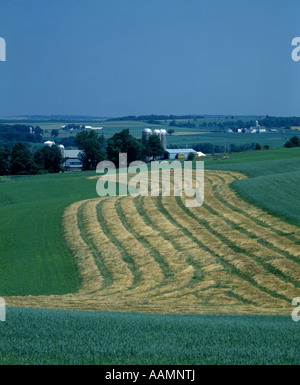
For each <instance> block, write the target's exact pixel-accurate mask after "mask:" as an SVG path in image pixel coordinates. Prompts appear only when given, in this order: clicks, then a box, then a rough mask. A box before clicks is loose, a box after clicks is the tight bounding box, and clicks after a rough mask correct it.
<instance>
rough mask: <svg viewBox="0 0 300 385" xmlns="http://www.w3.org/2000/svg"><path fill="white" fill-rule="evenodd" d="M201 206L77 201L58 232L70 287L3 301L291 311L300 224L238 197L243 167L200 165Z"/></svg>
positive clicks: (143, 200) (298, 272) (174, 201)
mask: <svg viewBox="0 0 300 385" xmlns="http://www.w3.org/2000/svg"><path fill="white" fill-rule="evenodd" d="M205 178H206V180H205V182H206V183H205V201H204V205H203V206H202V207H197V208H186V207H185V205H184V202H185V197H183V198H178V197H177V198H174V197H140V196H139V197H136V198H134V197H131V196H128V197H111V198H97V199H92V200H86V201H82V202H77V203H74V204H73V205H71V206H69V207H68V208H67V209H66V211H65V215H64V220H63V222H64V228H65V238H66V241H67V244H68V246H69V248H70V250H71V252H72V254H73V256H74V259H75V261H76V264H77V266H78V268H79V272H80V275H81V277H82V283H81V288H80V290H79V291H78V292H76V293H71V294H66V295H62V296H36V297H33V296H29V297H9V298H7V304H8V305H10V306H27V307H44V308H45V307H47V308H61V309H82V310H111V311H139V312H159V313H228V314H237V313H239V314H243V313H260V314H290V312H291V301H292V299H293V298H294V297H297V296H300V290H299V281H300V266H299V256H300V249H299V245H297V244H295V242H294V241H293V240H295V239H296V240H297V239H300V230H299V229H298V228H296V227H294V226H292V225H289V224H286V223H285V222H282V221H281V220H280V219H278V218H274V217H272V216H271V215H269V214H266V213H265V212H264V211H262V210H260V209H258V208H256V207H254V206H252V205H250V204H248V203H246V202H245V201H243V200H242V199H241V198H240V197H239V196H238V195H237V194H236V193H235V192H234V191H233V190H232V189H231V188H230V186H229V184H230V183H231V182H232V181H234V180H237V179H241V178H245V176H244V175H241V174H238V173H234V172H229V171H228V172H221V171H206V172H205Z"/></svg>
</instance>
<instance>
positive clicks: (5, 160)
mask: <svg viewBox="0 0 300 385" xmlns="http://www.w3.org/2000/svg"><path fill="white" fill-rule="evenodd" d="M9 156H10V151H9V150H8V149H5V148H0V175H8V174H9V171H10V163H9Z"/></svg>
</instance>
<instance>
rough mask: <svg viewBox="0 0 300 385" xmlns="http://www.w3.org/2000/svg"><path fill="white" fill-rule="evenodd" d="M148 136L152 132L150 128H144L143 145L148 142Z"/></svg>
mask: <svg viewBox="0 0 300 385" xmlns="http://www.w3.org/2000/svg"><path fill="white" fill-rule="evenodd" d="M150 135H152V130H151V129H150V128H145V129H144V130H143V132H142V139H143V143H146V142H148V139H149V138H150Z"/></svg>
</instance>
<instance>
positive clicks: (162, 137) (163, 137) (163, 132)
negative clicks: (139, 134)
mask: <svg viewBox="0 0 300 385" xmlns="http://www.w3.org/2000/svg"><path fill="white" fill-rule="evenodd" d="M160 141H161V145H162V146H163V148H164V149H166V148H167V131H166V130H164V129H162V130H160Z"/></svg>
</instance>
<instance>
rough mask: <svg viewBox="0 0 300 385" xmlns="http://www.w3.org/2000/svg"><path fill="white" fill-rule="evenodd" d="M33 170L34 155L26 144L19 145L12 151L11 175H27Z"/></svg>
mask: <svg viewBox="0 0 300 385" xmlns="http://www.w3.org/2000/svg"><path fill="white" fill-rule="evenodd" d="M32 168H33V157H32V153H31V151H30V150H29V148H28V147H27V145H26V144H24V143H17V144H15V145H14V147H13V148H12V151H11V174H13V175H18V174H19V175H27V174H30V173H31V171H32Z"/></svg>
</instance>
